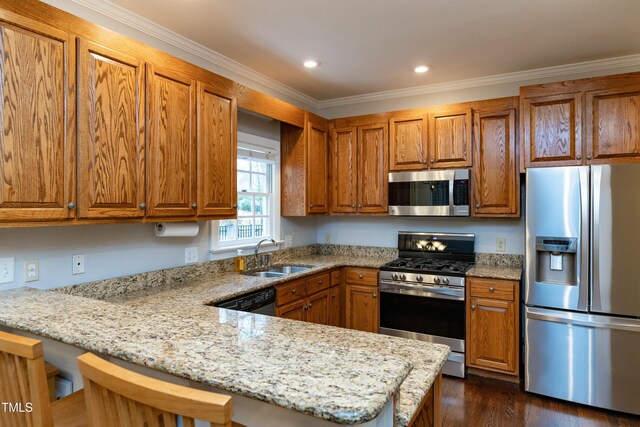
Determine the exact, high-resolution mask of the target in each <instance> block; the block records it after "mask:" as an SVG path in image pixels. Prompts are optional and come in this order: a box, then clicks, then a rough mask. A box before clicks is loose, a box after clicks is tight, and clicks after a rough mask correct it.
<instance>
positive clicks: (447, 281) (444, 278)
mask: <svg viewBox="0 0 640 427" xmlns="http://www.w3.org/2000/svg"><path fill="white" fill-rule="evenodd" d="M442 283H444V284H445V285H448V284H449V279H447V278H446V277H443V278H442Z"/></svg>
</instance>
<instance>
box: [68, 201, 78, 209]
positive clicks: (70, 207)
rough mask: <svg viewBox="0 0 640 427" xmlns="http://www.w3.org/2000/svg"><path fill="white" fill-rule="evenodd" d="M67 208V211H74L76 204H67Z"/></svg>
mask: <svg viewBox="0 0 640 427" xmlns="http://www.w3.org/2000/svg"><path fill="white" fill-rule="evenodd" d="M67 207H68V208H69V209H75V208H76V204H75V203H73V202H69V204H68V205H67Z"/></svg>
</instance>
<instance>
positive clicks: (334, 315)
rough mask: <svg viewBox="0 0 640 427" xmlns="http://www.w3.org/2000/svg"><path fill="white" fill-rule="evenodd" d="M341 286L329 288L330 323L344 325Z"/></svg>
mask: <svg viewBox="0 0 640 427" xmlns="http://www.w3.org/2000/svg"><path fill="white" fill-rule="evenodd" d="M341 299H342V298H341V295H340V286H333V287H331V288H329V325H331V326H342V320H341V316H340V312H341V310H340V306H341Z"/></svg>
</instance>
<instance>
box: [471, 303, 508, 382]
mask: <svg viewBox="0 0 640 427" xmlns="http://www.w3.org/2000/svg"><path fill="white" fill-rule="evenodd" d="M470 308H471V310H470V311H469V313H470V314H469V316H470V318H469V337H468V341H469V342H468V344H467V345H468V347H467V348H468V357H469V362H468V365H469V366H475V367H479V368H488V369H490V370H496V371H502V372H506V373H516V372H517V369H518V366H516V360H517V358H516V352H517V351H518V349H517V345H516V343H517V334H518V332H517V331H516V330H515V325H516V321H515V303H513V302H509V301H500V300H494V299H484V298H471V299H470Z"/></svg>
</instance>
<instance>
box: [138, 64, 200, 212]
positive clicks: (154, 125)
mask: <svg viewBox="0 0 640 427" xmlns="http://www.w3.org/2000/svg"><path fill="white" fill-rule="evenodd" d="M147 99H148V103H149V111H148V115H147V117H148V125H149V132H148V134H149V138H148V143H147V183H148V185H147V200H148V202H149V206H148V208H147V209H148V210H147V215H148V216H151V217H180V216H194V215H195V214H196V209H195V208H196V207H197V205H196V194H195V187H196V117H195V111H196V82H195V80H193V79H191V78H189V77H187V76H185V75H182V74H180V73H178V72H176V71H173V70H167V69H162V68H159V67H156V66H152V65H148V66H147Z"/></svg>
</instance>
